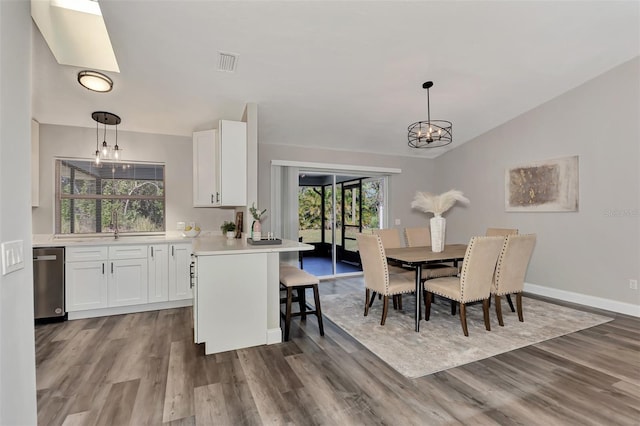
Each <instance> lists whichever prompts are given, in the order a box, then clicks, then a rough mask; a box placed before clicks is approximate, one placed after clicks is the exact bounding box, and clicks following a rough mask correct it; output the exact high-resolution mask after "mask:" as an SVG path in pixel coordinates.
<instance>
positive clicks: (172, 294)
mask: <svg viewBox="0 0 640 426" xmlns="http://www.w3.org/2000/svg"><path fill="white" fill-rule="evenodd" d="M190 264H191V243H188V244H170V245H169V300H182V299H191V298H193V292H192V290H191V280H190V275H189V265H190Z"/></svg>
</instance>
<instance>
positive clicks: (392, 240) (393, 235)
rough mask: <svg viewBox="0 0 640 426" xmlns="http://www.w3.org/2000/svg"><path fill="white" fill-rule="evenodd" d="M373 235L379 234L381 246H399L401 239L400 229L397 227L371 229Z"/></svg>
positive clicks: (400, 245)
mask: <svg viewBox="0 0 640 426" xmlns="http://www.w3.org/2000/svg"><path fill="white" fill-rule="evenodd" d="M371 232H373V234H374V235H378V236H380V239H381V240H382V246H383V247H384V248H400V247H402V241H401V240H400V231H399V230H398V229H397V228H388V229H372V230H371Z"/></svg>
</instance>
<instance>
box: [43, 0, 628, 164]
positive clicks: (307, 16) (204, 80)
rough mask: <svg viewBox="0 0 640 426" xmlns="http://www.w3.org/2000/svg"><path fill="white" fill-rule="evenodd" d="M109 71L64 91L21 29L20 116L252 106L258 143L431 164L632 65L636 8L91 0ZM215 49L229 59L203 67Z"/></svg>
mask: <svg viewBox="0 0 640 426" xmlns="http://www.w3.org/2000/svg"><path fill="white" fill-rule="evenodd" d="M100 6H101V8H102V13H103V16H104V20H105V23H106V26H107V30H108V31H109V35H110V37H111V42H112V44H113V48H114V50H115V54H116V57H117V61H118V64H119V66H120V74H117V73H107V74H109V75H110V76H111V77H112V78H113V80H114V89H113V91H112V92H110V93H106V94H100V93H93V92H90V91H88V90H86V89H84V88H82V87H81V86H80V85H78V83H77V81H76V74H77V72H78V71H80V70H81V69H82V68H77V67H73V66H68V65H59V64H57V62H56V61H55V59H54V58H53V56H52V54H51V52H50V51H49V50H48V48H47V45H46V43H45V42H44V40H43V39H42V36H41V35H40V34H39V32H38V30H37V29H35V30H34V57H33V115H34V118H35V119H37V120H38V121H40V122H41V123H52V124H65V125H73V126H82V127H93V126H94V125H95V123H94V121H93V120H92V119H91V112H93V111H96V110H105V111H110V112H113V113H115V114H118V115H120V116H121V117H122V124H121V125H120V127H119V129H120V130H131V131H139V132H148V133H160V134H171V135H184V136H191V133H192V132H193V131H194V130H203V129H207V128H214V127H217V120H218V119H236V120H238V119H240V118H241V115H242V112H243V109H244V105H245V104H246V103H247V102H256V103H257V104H258V108H259V142H260V143H269V144H288V145H300V146H309V147H325V148H331V149H347V150H352V151H366V152H376V153H387V154H396V155H412V156H415V155H420V156H424V157H429V158H433V157H435V156H437V155H440V154H442V153H443V152H444V150H446V149H452V148H455V147H456V146H459V145H460V144H462V143H464V142H467V141H469V140H470V139H472V138H474V137H476V136H478V135H480V134H482V133H484V132H486V131H488V130H490V129H492V128H494V127H496V126H498V125H500V124H502V123H504V122H506V121H508V120H510V119H512V118H514V117H516V116H518V115H519V114H522V113H524V112H526V111H528V110H530V109H532V108H534V107H536V106H537V105H540V104H541V103H544V102H546V101H548V100H550V99H552V98H554V97H556V96H558V95H560V94H562V93H564V92H566V91H567V90H570V89H572V88H574V87H576V86H578V85H580V84H582V83H584V82H586V81H588V80H589V79H591V78H593V77H595V76H597V75H599V74H601V73H603V72H605V71H607V70H609V69H611V68H613V67H615V66H617V65H619V64H621V63H623V62H625V61H627V60H629V59H632V58H633V57H635V56H638V55H640V2H638V1H622V2H611V1H595V2H585V1H549V2H544V1H532V2H526V1H469V2H457V1H442V2H440V1H423V2H419V1H415V2H404V1H387V2H383V1H372V2H369V1H335V2H326V1H299V2H295V1H294V2H271V1H258V2H247V1H235V2H223V1H189V0H173V1H172V0H165V1H151V0H147V1H129V0H100ZM218 51H224V52H233V53H237V54H239V55H240V56H239V61H238V67H237V71H236V72H235V73H225V72H219V71H216V69H217V53H218ZM427 80H433V81H434V83H435V84H434V87H433V88H432V89H431V118H432V119H445V120H450V121H452V122H453V135H454V143H453V144H451V145H449V146H448V147H446V148H437V149H422V150H415V149H411V148H408V147H407V135H406V131H407V126H408V125H409V124H410V123H412V122H414V121H419V120H422V119H425V117H426V101H425V91H424V90H423V89H422V83H423V82H425V81H427Z"/></svg>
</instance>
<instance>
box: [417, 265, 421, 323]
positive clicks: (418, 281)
mask: <svg viewBox="0 0 640 426" xmlns="http://www.w3.org/2000/svg"><path fill="white" fill-rule="evenodd" d="M421 308H422V265H420V264H418V265H417V266H416V331H420V317H421V316H422V309H421Z"/></svg>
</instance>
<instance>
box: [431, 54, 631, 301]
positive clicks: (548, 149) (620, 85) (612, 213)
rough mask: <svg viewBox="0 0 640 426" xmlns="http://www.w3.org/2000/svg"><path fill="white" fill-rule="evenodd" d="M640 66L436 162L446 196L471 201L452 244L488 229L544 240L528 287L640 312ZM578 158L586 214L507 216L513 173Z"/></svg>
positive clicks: (454, 218)
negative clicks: (508, 173)
mask: <svg viewBox="0 0 640 426" xmlns="http://www.w3.org/2000/svg"><path fill="white" fill-rule="evenodd" d="M639 77H640V59H638V58H636V59H634V60H632V61H630V62H628V63H625V64H623V65H621V66H619V67H617V68H615V69H613V70H611V71H610V72H608V73H605V74H603V75H601V76H599V77H597V78H596V79H594V80H592V81H589V82H587V83H586V84H584V85H582V86H579V87H577V88H575V89H574V90H571V91H569V92H567V93H565V94H563V95H561V96H559V97H558V98H555V99H553V100H551V101H549V102H547V103H545V104H543V105H541V106H539V107H537V108H535V109H534V110H532V111H529V112H527V113H526V114H523V115H521V116H519V117H517V118H515V119H514V120H511V121H509V122H508V123H506V124H504V125H502V126H500V127H498V128H496V129H494V130H491V131H490V132H488V133H486V134H484V135H482V136H480V137H478V138H476V139H475V140H473V141H471V142H469V143H467V144H465V145H463V146H461V147H459V148H457V149H455V150H452V151H450V152H448V153H447V154H445V155H444V156H442V157H439V158H437V159H436V160H435V171H436V175H437V176H438V177H439V179H440V182H439V183H440V184H441V186H440V190H446V189H450V188H456V189H460V190H462V191H463V192H464V193H465V195H467V196H468V197H469V199H470V200H471V204H470V206H469V207H468V211H467V212H465V214H453V215H448V216H447V221H448V222H447V240H448V241H464V240H467V239H468V238H469V237H470V236H472V235H474V234H482V233H484V231H485V228H486V227H488V226H497V227H514V228H519V229H520V232H521V233H529V232H532V233H536V234H537V235H538V242H537V246H536V248H535V251H534V255H533V258H532V261H531V265H530V267H529V272H528V275H527V281H528V282H530V283H532V284H537V285H540V286H544V287H549V288H553V289H558V290H564V291H568V292H573V293H578V294H582V295H587V296H593V297H597V298H603V299H611V300H614V301H618V302H626V303H630V304H633V305H640V296H639V294H638V291H637V290H636V291H633V290H630V289H629V279H631V278H634V279H638V278H640V271H639V265H640V249H639V241H640V213H639V212H640V210H639V207H640V204H639V194H640V177H639V173H638V168H639V167H638V166H639V165H640V153H639V145H640V130H639V122H640V121H639V120H640V119H639V117H640V78H639ZM572 155H578V156H579V168H580V172H579V186H580V189H579V194H580V195H579V197H580V200H579V211H578V212H570V213H507V212H505V211H504V171H505V169H506V168H507V167H510V166H514V165H519V164H522V163H527V162H531V161H537V160H545V159H552V158H558V157H564V156H572Z"/></svg>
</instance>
